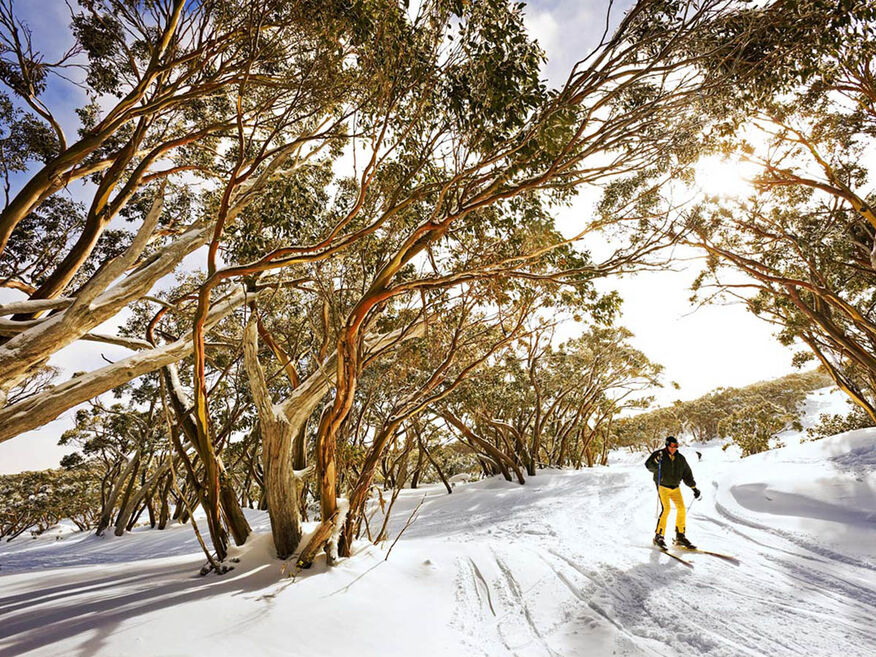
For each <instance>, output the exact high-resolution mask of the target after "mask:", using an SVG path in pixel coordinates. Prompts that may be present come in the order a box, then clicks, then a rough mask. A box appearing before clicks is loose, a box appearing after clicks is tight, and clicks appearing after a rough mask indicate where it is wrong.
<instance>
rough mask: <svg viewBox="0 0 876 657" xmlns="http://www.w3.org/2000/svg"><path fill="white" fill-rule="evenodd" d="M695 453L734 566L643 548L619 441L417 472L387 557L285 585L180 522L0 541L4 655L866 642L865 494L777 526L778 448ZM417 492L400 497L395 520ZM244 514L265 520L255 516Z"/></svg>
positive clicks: (625, 650)
mask: <svg viewBox="0 0 876 657" xmlns="http://www.w3.org/2000/svg"><path fill="white" fill-rule="evenodd" d="M872 433H873V435H872V436H870V439H871V440H876V431H873V432H872ZM858 442H860V440H859V441H858ZM855 445H858V443H855ZM828 447H830V445H829V444H828V443H825V446H820V447H819V446H816V447H812V448H809V449H811V450H816V451H817V450H818V449H822V450H827V449H828ZM697 449H698V450H699V451H701V452H702V453H703V461H702V463H700V462H692V467H693V469H694V474H695V475H696V477H697V479H698V482H699V483H700V488H701V489H702V490H703V491H704V496H703V499H702V500H699V501H697V502H695V503H693V504H692V505H690V501H689V502H688V503H689V505H690V506H689V509H688V511H689V514H688V517H689V520H688V532H687V533H688V535H689V536H690V537H691V538H692V540H693V541H694V542H695V543H697V544H698V545H700V546H701V547H702V548H703V549H706V550H714V551H716V552H723V553H727V554H730V555H733V556H734V557H736V558H738V559H739V563H738V564H732V563H728V562H726V561H723V560H721V559H718V558H716V557H713V556H709V555H706V554H698V553H680V554H681V556H683V557H684V558H685V559H688V560H690V561H691V562H693V564H694V568H693V569H689V568H687V567H685V566H684V565H682V564H680V563H677V562H675V561H674V560H672V559H670V558H669V557H667V556H666V555H664V554H663V553H661V552H660V551H658V550H656V549H654V548H653V547H652V546H651V545H650V538H651V536H652V533H653V530H654V525H655V522H656V521H655V506H656V505H655V499H654V498H655V495H654V492H653V484H652V483H651V481H650V478H649V475H648V473H647V472H646V471H645V470H644V468H643V467H642V462H643V461H644V456H641V458H640V456H639V455H635V456H629V457H627V458H625V459H620V462H618V463H615V464H613V465H612V466H611V467H609V468H594V469H590V470H585V471H580V472H573V471H545V472H540V473H538V475H537V476H535V477H531V478H529V480H528V481H527V484H526V485H525V486H519V485H517V484H513V483H508V482H505V481H503V480H500V479H492V480H487V481H481V482H477V483H474V484H470V485H465V486H459V487H457V488H456V489H455V490H454V492H453V494H452V495H446V494H444V493H443V489H441V488H439V487H431V488H427V489H426V492H427V497H426V499H425V502H424V503H423V505H422V507H421V508H420V513H419V517H418V519H417V520H416V521H415V522H414V523H413V524H412V525H411V526H410V527H409V528H408V529H407V531H406V532H405V534H404V536H403V537H402V539H401V540H400V541H399V543H398V545H397V547H396V550H395V551H394V552H393V553H392V555H391V557H390V559H389V561H387V562H386V563H384V562H383V557H384V555H385V551H381V550H380V549H377V548H368V549H366V550H363V551H362V552H361V553H360V554H359V555H358V556H357V557H356V558H354V559H351V560H347V561H342V562H341V563H340V564H339V565H338V566H336V567H335V568H334V569H332V570H331V571H329V572H324V569H323V571H319V572H317V573H316V576H311V574H306V573H302V574H300V575H299V577H298V578H296V580H295V581H292V580H288V579H286V580H279V579H278V573H279V568H278V564H277V562H276V561H272V560H271V559H270V558H268V556H267V555H268V554H269V551H270V543H269V536H268V535H264V536H260V537H259V538H258V539H257V541H256V543H255V545H250V544H248V545H247V546H246V550H249V551H248V552H247V551H246V550H244V551H242V552H241V554H242V555H243V558H242V560H241V563H240V564H239V565H238V566H237V568H236V569H235V570H234V571H232V572H231V573H230V574H228V575H226V576H223V577H221V578H218V577H214V576H210V577H206V578H200V577H196V576H195V575H194V573H195V572H196V571H197V568H198V567H199V566H200V564H201V563H202V561H203V559H202V558H201V557H200V555H199V552H198V550H197V546H196V544H194V545H193V543H194V538H193V537H192V536H191V532H190V530H189V529H188V528H185V527H177V528H174V529H172V530H168V531H166V532H155V531H138V532H135V533H134V534H133V535H131V536H127V537H122V538H115V537H106V538H97V537H89V536H83V535H79V536H71V537H67V538H65V539H64V540H59V541H50V540H47V539H46V540H43V539H40V540H32V541H28V540H24V541H18V542H13V543H11V544H8V545H3V546H0V567H2V570H0V657H18V656H19V655H28V656H29V657H47V656H54V655H65V656H66V655H68V654H71V655H82V656H83V657H85V656H86V655H87V656H89V657H91V656H101V657H117V656H120V655H121V656H124V657H128V656H137V657H139V656H141V655H142V656H144V657H145V656H146V655H149V656H150V657H171V656H172V655H201V654H210V655H212V656H214V657H221V656H224V655H236V656H237V655H240V654H247V653H249V652H252V651H253V649H254V648H255V649H256V650H257V652H258V653H259V654H262V655H267V656H269V657H273V656H275V655H276V656H279V655H314V654H319V655H321V656H330V657H334V656H339V657H340V656H347V655H350V654H359V655H362V656H363V657H371V655H378V654H380V655H387V656H390V657H394V656H396V655H398V656H401V655H408V654H410V652H411V648H412V645H413V644H414V643H415V642H416V645H417V646H418V647H417V653H418V657H432V656H439V655H453V656H454V657H456V656H457V655H464V656H465V657H468V656H469V655H472V656H484V657H504V656H513V657H577V656H578V655H594V656H596V657H601V656H602V655H616V656H619V657H639V656H647V657H651V656H656V657H701V656H703V655H706V656H708V657H748V656H750V657H760V656H765V655H769V656H770V657H798V656H799V655H810V656H812V657H832V656H834V655H842V656H843V657H872V656H873V654H874V649H873V646H876V625H874V622H873V619H874V618H876V565H874V554H876V550H874V539H876V526H874V524H873V523H872V522H868V520H867V519H868V517H870V516H868V515H867V512H869V511H872V509H868V508H866V507H865V508H862V509H858V511H856V512H855V513H852V511H854V510H849V513H847V514H846V515H845V516H844V517H845V520H846V521H848V522H849V523H851V524H843V523H840V522H830V521H826V520H825V519H824V518H819V517H818V514H820V511H818V510H817V509H816V511H818V513H816V517H815V518H812V519H811V520H812V522H815V523H821V524H816V525H812V526H814V527H816V529H817V531H816V530H809V529H807V527H809V525H805V523H804V524H803V525H796V524H793V523H795V522H803V521H808V520H807V519H806V518H801V517H798V516H800V514H801V513H802V511H800V509H802V510H803V511H805V510H806V509H807V508H809V509H815V508H816V507H815V506H814V505H809V506H808V507H806V506H802V507H797V508H796V509H795V511H799V512H800V513H798V514H797V515H794V514H791V515H790V516H789V515H782V514H779V513H778V512H777V511H774V510H773V508H772V507H770V506H769V504H768V500H769V499H770V498H769V497H762V498H758V497H756V495H759V494H762V493H763V491H765V490H766V488H759V487H751V486H750V484H752V483H755V484H757V483H758V482H761V483H762V482H767V481H771V480H770V478H769V477H768V476H766V475H762V474H758V473H760V472H761V471H759V470H757V468H759V467H760V468H770V467H773V466H772V465H770V463H771V462H770V461H769V459H771V458H775V459H778V458H779V456H769V457H764V458H763V459H761V460H760V461H758V460H756V459H754V460H750V461H749V460H743V461H733V460H732V459H731V458H730V457H729V456H726V455H725V454H723V452H721V450H720V446H718V445H708V446H705V447H700V446H698V447H697ZM837 450H838V451H839V452H840V453H839V454H837V455H835V456H833V457H830V458H827V459H822V462H823V463H827V465H824V466H823V467H825V468H828V467H834V466H833V465H830V464H831V463H835V464H838V465H839V466H841V467H840V468H839V469H837V472H838V473H839V474H838V475H837V476H854V477H861V478H863V479H859V480H858V481H865V482H872V481H873V465H874V464H873V462H872V461H873V458H872V453H873V450H872V449H869V448H868V447H867V446H864V447H863V448H862V447H861V446H860V445H858V446H856V447H854V448H853V449H850V450H847V451H846V452H842V450H841V449H840V448H839V447H837ZM682 451H683V452H687V453H692V452H693V450H692V449H683V450H682ZM803 453H807V454H808V452H805V450H804V451H803V452H801V454H803ZM825 453H827V452H825ZM689 458H690V457H689ZM795 458H796V457H795ZM801 458H802V457H801ZM790 462H791V463H794V462H795V461H793V459H792V460H791V461H790ZM801 462H802V461H801ZM758 463H760V465H758ZM807 463H808V461H807ZM819 467H821V466H819ZM843 473H846V474H843ZM755 475H757V476H760V478H759V479H758V478H757V476H755ZM746 477H747V478H746ZM752 477H753V478H754V479H752ZM867 477H869V478H870V479H866V478H867ZM843 481H845V480H842V481H841V482H840V483H842V482H843ZM834 483H835V482H834ZM775 485H776V486H778V484H775ZM862 485H871V484H869V483H865V484H862ZM734 486H749V488H747V489H743V490H745V491H748V493H747V495H748V496H746V495H743V496H741V498H739V499H737V498H736V497H734V495H733V487H734ZM825 490H827V489H825ZM831 490H840V488H838V487H836V486H835V487H834V488H832V489H831ZM842 490H845V489H842ZM423 494H424V493H423V491H422V490H418V491H405V492H404V493H403V494H402V496H401V497H400V498H399V501H398V504H397V508H396V511H395V516H394V520H393V522H392V529H391V532H390V533H391V535H395V533H397V532H398V531H399V529H400V528H401V526H402V525H403V524H404V523H405V521H406V519H407V517H408V515H409V512H410V510H411V509H413V508H414V506H416V505H417V504H418V503H419V502H420V501H421V500H422V498H423ZM763 494H764V495H765V493H763ZM788 495H789V496H790V497H785V498H778V497H777V496H775V495H773V496H772V497H773V498H774V499H778V500H779V503H780V504H789V503H791V502H789V500H791V501H793V500H799V499H802V498H803V497H804V495H809V496H813V495H815V493H813V491H811V490H806V491H805V493H800V494H797V493H793V494H792V493H791V492H789V493H788ZM825 495H826V493H825ZM795 496H796V497H795ZM685 497H686V499H689V498H690V494H689V492H688V491H687V490H686V489H685ZM740 499H741V502H740ZM813 499H815V498H813ZM855 499H857V500H859V501H860V500H861V499H867V498H866V495H864V496H863V497H861V496H859V497H857V498H855ZM764 500H767V501H764ZM831 502H833V503H834V504H836V503H837V502H836V499H833V498H831V499H827V500H825V508H827V505H828V504H829V503H831ZM745 504H747V505H748V506H745ZM776 508H777V509H778V510H780V511H781V510H782V509H783V507H776ZM804 515H805V514H804ZM251 520H252V521H253V523H254V528H256V529H257V530H260V531H266V530H267V525H266V521H265V518H264V515H263V514H262V515H256V514H252V517H251ZM672 520H673V516H670V528H671V527H672V524H671V523H672ZM259 523H260V524H259ZM789 523H790V524H789ZM819 532H821V533H819ZM844 532H857V533H855V534H849V536H852V535H853V536H854V537H859V536H860V537H863V539H864V542H859V541H857V539H855V540H851V539H848V540H843V539H844V538H847V537H844ZM833 539H836V540H833ZM317 570H318V569H317ZM193 619H198V620H197V621H196V620H193ZM290 619H291V620H290ZM198 623H200V625H198ZM217 623H218V625H217ZM339 623H340V624H342V625H343V626H344V627H345V631H344V632H338V631H337V625H338V624H339ZM302 632H303V633H304V634H302ZM308 633H309V634H308ZM309 635H313V636H314V639H313V640H311V641H310V643H308V642H307V641H306V640H305V639H306V637H307V636H309ZM156 637H158V638H156ZM162 637H169V638H166V639H163V638H162ZM302 637H304V638H302ZM344 637H349V638H344ZM162 641H164V643H162ZM138 642H142V643H138Z"/></svg>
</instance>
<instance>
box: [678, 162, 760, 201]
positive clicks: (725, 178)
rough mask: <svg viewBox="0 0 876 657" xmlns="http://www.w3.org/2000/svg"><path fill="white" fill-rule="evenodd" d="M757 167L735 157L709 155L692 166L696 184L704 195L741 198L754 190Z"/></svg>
mask: <svg viewBox="0 0 876 657" xmlns="http://www.w3.org/2000/svg"><path fill="white" fill-rule="evenodd" d="M756 173H757V167H756V166H755V165H754V164H752V163H750V162H745V161H740V160H738V159H735V158H729V157H720V156H718V155H709V156H707V157H704V158H701V159H700V161H699V162H697V164H696V166H695V167H694V180H695V182H696V186H697V187H698V188H699V189H700V191H701V192H702V193H703V194H705V195H706V196H717V197H723V198H743V197H745V196H748V195H749V194H751V193H752V192H753V191H754V185H753V184H752V180H753V179H754V176H755V174H756Z"/></svg>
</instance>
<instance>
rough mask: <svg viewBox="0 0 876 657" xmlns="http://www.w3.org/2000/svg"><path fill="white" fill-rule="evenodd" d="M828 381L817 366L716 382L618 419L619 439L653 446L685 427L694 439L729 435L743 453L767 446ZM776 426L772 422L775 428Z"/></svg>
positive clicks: (622, 443) (625, 443)
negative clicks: (742, 382)
mask: <svg viewBox="0 0 876 657" xmlns="http://www.w3.org/2000/svg"><path fill="white" fill-rule="evenodd" d="M831 383H832V382H831V380H830V377H828V376H827V375H826V374H825V373H824V372H823V371H821V370H813V371H811V372H806V373H801V374H789V375H787V376H784V377H782V378H780V379H775V380H772V381H762V382H759V383H754V384H752V385H750V386H746V387H744V388H719V389H718V390H716V391H714V392H711V393H709V394H707V395H704V396H703V397H698V398H697V399H694V400H691V401H686V402H682V401H677V402H675V404H673V405H672V406H669V407H664V408H659V409H656V410H654V411H649V412H647V413H641V414H639V415H635V416H632V417H627V418H623V419H621V420H619V421H618V422H617V424H616V428H615V430H616V432H617V435H618V441H619V444H621V445H625V446H630V447H638V448H648V449H653V448H656V447H658V446H659V445H661V444H662V443H663V439H664V438H665V437H666V436H668V435H678V434H682V433H685V434H687V435H690V436H691V438H692V439H693V440H695V441H697V442H704V441H707V440H711V439H713V438H718V437H726V438H730V439H731V440H733V441H734V442H736V443H737V444H739V445H740V447H742V449H743V452H744V453H745V454H755V453H757V452H759V451H763V449H767V448H768V445H769V440H770V438H771V437H772V435H773V434H774V433H777V432H779V431H782V430H783V429H786V428H789V427H791V426H795V422H796V423H797V425H799V414H800V407H801V405H802V404H803V402H804V401H805V399H806V396H807V394H808V393H810V392H811V391H813V390H817V389H818V388H822V387H825V386H828V385H830V384H831ZM776 427H778V428H776Z"/></svg>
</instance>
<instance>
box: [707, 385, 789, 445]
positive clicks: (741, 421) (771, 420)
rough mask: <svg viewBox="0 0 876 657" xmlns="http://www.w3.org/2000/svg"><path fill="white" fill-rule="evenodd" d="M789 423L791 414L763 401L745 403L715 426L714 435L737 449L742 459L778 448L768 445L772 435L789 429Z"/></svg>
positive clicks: (778, 406)
mask: <svg viewBox="0 0 876 657" xmlns="http://www.w3.org/2000/svg"><path fill="white" fill-rule="evenodd" d="M793 420H794V415H793V414H792V413H789V412H787V411H786V410H785V409H784V408H782V407H781V406H780V405H778V404H774V403H772V402H770V401H767V400H765V399H763V400H761V401H757V402H752V403H747V404H745V405H744V406H742V407H741V408H739V409H738V410H735V411H733V412H732V413H730V415H728V416H727V417H725V418H723V419H722V420H721V421H720V422H718V433H719V435H721V436H724V437H725V438H729V439H730V440H732V441H733V442H734V443H735V444H736V445H738V446H739V448H740V449H741V450H742V456H750V455H752V454H758V453H760V452H765V451H766V450H768V449H770V448H771V447H781V446H782V444H781V443H775V444H772V443H771V441H772V439H773V437H774V436H775V434H777V433H778V432H780V431H782V430H784V429H787V428H789V427H790V424H791V422H792V421H793ZM798 426H799V425H798ZM726 447H727V445H725V448H726Z"/></svg>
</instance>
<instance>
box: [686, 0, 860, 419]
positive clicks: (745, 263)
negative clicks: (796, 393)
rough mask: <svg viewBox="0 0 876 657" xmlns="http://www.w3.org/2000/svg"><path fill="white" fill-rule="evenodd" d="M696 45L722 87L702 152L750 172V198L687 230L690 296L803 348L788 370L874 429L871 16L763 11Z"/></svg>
mask: <svg viewBox="0 0 876 657" xmlns="http://www.w3.org/2000/svg"><path fill="white" fill-rule="evenodd" d="M703 35H704V37H705V38H706V41H705V45H704V46H703V48H704V49H706V48H707V49H711V51H712V52H714V53H715V56H714V57H709V58H705V59H704V60H703V62H704V63H705V64H706V66H708V67H710V68H711V70H720V71H723V72H725V73H726V74H728V75H729V76H730V79H731V80H733V81H734V82H735V83H736V84H731V85H727V86H726V87H724V88H723V89H722V90H721V93H716V94H715V95H714V96H713V97H712V98H711V99H710V101H709V107H708V109H709V111H710V112H711V114H712V116H713V117H715V120H716V123H715V126H716V128H715V138H714V143H715V147H716V148H718V149H719V150H720V151H721V152H724V153H727V154H732V155H734V156H735V157H738V158H740V159H741V161H743V162H745V163H747V164H748V165H749V166H750V167H753V170H754V171H755V172H756V173H755V176H754V181H753V182H754V190H753V192H752V193H751V194H750V195H748V196H747V197H745V198H741V199H738V198H736V199H734V198H723V199H714V200H713V201H712V202H710V203H707V204H705V205H704V207H702V208H701V209H700V212H698V213H696V214H695V216H694V217H693V218H692V220H691V222H690V228H692V230H693V233H692V235H693V236H692V238H691V240H690V241H691V243H692V244H695V245H697V246H699V247H700V248H702V249H703V250H704V251H705V252H706V253H707V254H708V255H709V262H708V266H707V269H706V272H705V273H704V276H703V278H702V279H701V281H700V284H701V286H702V287H701V289H702V291H703V293H704V295H711V294H713V293H715V290H717V293H718V294H721V295H723V296H725V297H727V296H729V297H741V298H742V299H743V300H744V302H745V303H747V304H748V306H749V308H750V309H751V310H752V311H753V312H754V313H756V314H757V315H759V316H761V317H763V318H764V319H766V320H767V321H770V322H772V323H774V324H775V325H776V326H777V327H778V329H779V338H780V339H781V340H782V342H784V343H786V344H789V345H790V344H794V343H797V342H802V343H803V344H804V345H806V347H808V349H809V353H805V352H804V353H801V354H799V355H798V357H797V362H798V363H800V364H802V363H803V362H806V360H808V359H811V358H813V357H814V358H817V360H818V361H819V362H820V363H821V365H822V366H823V367H824V368H825V369H826V371H827V372H829V373H830V375H831V377H832V378H833V380H834V382H835V383H836V385H838V386H839V387H840V388H841V389H843V390H844V391H845V392H846V393H847V394H848V395H849V396H850V398H851V399H852V400H853V401H854V402H855V403H856V404H857V405H859V406H860V407H861V408H862V409H863V410H864V412H866V413H867V414H868V415H869V417H870V418H871V421H876V352H874V348H873V346H874V344H876V317H874V315H873V308H874V300H876V297H874V292H876V277H874V276H876V270H874V267H876V255H874V254H876V238H874V236H876V213H874V190H873V181H872V171H871V170H870V169H871V168H872V162H871V158H869V157H868V153H870V152H872V149H873V143H874V142H873V140H874V137H876V133H874V127H876V85H874V72H876V59H874V57H876V50H874V42H876V41H874V36H876V10H874V8H873V6H872V4H871V3H858V2H823V1H821V0H807V1H805V2H775V3H770V4H768V5H766V6H762V7H752V8H747V9H745V10H742V11H739V12H737V13H734V14H732V15H729V16H727V17H725V18H723V19H722V20H719V21H717V22H716V23H715V24H714V25H713V27H712V29H710V30H706V31H704V32H703ZM732 272H741V273H742V274H744V278H741V279H740V278H739V277H738V276H734V275H733V273H732ZM709 286H715V287H714V288H712V287H709Z"/></svg>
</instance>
